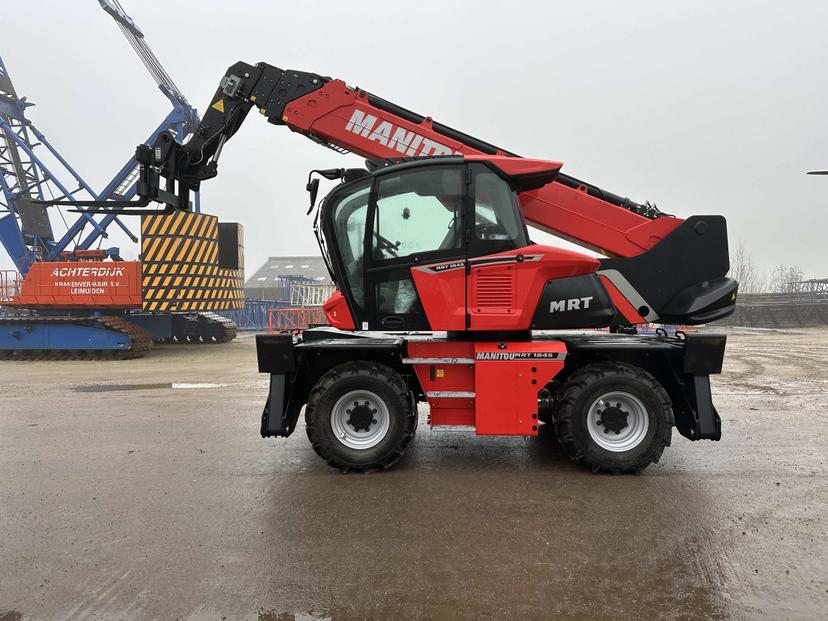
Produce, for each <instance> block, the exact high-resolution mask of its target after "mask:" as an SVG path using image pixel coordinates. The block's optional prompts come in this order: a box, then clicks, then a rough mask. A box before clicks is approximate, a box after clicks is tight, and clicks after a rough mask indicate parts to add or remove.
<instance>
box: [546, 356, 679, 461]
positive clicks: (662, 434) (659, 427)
mask: <svg viewBox="0 0 828 621" xmlns="http://www.w3.org/2000/svg"><path fill="white" fill-rule="evenodd" d="M553 416H554V424H555V432H556V434H557V436H558V440H559V441H560V443H561V446H562V447H563V449H564V451H565V452H566V454H567V455H569V457H570V458H571V459H572V460H573V461H575V462H576V463H579V464H582V465H584V466H587V467H589V468H591V469H592V471H593V472H600V471H606V472H613V473H619V472H640V471H641V470H643V469H644V468H646V467H647V466H648V465H649V464H650V463H654V462H657V461H658V460H659V458H660V457H661V454H662V453H663V452H664V447H666V446H670V440H671V437H672V427H673V425H674V424H675V423H674V418H673V409H672V403H671V402H670V398H669V397H668V396H667V393H666V392H665V390H664V388H663V387H662V386H661V384H659V383H658V382H657V381H656V379H655V378H654V377H653V376H652V375H650V374H649V373H647V372H646V371H644V370H643V369H641V368H639V367H635V366H633V365H630V364H626V363H621V362H599V363H595V364H591V365H589V366H586V367H584V368H583V369H580V370H579V371H577V372H575V373H573V374H572V376H571V377H570V378H569V379H568V380H567V382H566V383H565V384H564V386H563V388H562V390H561V392H560V393H559V397H558V399H557V400H556V405H555V410H554V415H553Z"/></svg>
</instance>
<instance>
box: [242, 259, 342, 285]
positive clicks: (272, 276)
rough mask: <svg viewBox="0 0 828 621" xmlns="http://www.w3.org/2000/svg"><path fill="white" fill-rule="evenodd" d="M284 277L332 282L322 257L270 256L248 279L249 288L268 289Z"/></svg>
mask: <svg viewBox="0 0 828 621" xmlns="http://www.w3.org/2000/svg"><path fill="white" fill-rule="evenodd" d="M282 278H301V279H305V280H313V281H316V282H319V283H325V284H327V283H330V281H331V277H330V274H328V269H327V268H326V267H325V261H323V260H322V257H320V256H315V257H270V258H268V260H267V262H265V264H264V265H262V266H261V267H260V268H259V269H258V270H256V272H255V273H254V274H253V275H252V276H251V277H250V278H248V279H247V282H246V283H245V287H246V288H248V289H266V288H268V287H273V286H275V284H276V282H277V281H278V280H279V279H282Z"/></svg>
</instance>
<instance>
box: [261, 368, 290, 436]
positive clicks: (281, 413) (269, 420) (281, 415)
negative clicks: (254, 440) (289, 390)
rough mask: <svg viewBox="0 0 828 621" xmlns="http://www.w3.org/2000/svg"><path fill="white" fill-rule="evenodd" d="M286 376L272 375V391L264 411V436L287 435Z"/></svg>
mask: <svg viewBox="0 0 828 621" xmlns="http://www.w3.org/2000/svg"><path fill="white" fill-rule="evenodd" d="M286 423H287V421H286V420H285V376H284V374H278V375H271V376H270V392H269V393H268V396H267V402H266V403H265V406H264V410H263V411H262V437H263V438H268V437H270V436H281V435H286V434H285V429H286V427H287V425H286Z"/></svg>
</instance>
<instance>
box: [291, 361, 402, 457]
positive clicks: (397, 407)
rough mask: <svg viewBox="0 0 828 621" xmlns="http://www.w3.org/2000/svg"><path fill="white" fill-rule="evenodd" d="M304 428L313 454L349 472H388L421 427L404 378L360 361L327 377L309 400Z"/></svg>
mask: <svg viewBox="0 0 828 621" xmlns="http://www.w3.org/2000/svg"><path fill="white" fill-rule="evenodd" d="M305 424H306V430H307V433H308V438H309V439H310V441H311V445H312V446H313V449H314V450H315V451H316V452H317V453H318V454H319V456H320V457H322V459H324V460H325V461H326V462H328V464H330V465H331V466H333V467H334V468H339V469H340V470H343V471H344V472H348V471H350V470H357V471H360V472H367V471H370V470H377V469H384V468H389V467H391V466H392V465H393V464H395V463H396V462H397V461H398V460H399V459H400V457H402V456H403V454H404V453H405V450H406V448H407V447H408V445H409V443H410V442H411V439H412V438H413V437H414V432H415V430H416V427H417V408H416V402H415V400H414V397H413V395H412V393H411V391H410V390H409V388H408V386H407V385H406V383H405V381H403V379H402V378H401V377H400V375H399V374H398V373H397V372H396V371H394V370H393V369H391V368H390V367H388V366H386V365H384V364H380V363H378V362H373V361H367V360H359V361H354V362H346V363H343V364H339V365H337V366H335V367H334V368H332V369H331V370H329V371H328V372H326V373H325V374H324V375H323V376H322V377H321V378H319V381H318V382H317V383H316V386H314V388H313V390H312V391H311V393H310V395H309V396H308V405H307V408H306V409H305Z"/></svg>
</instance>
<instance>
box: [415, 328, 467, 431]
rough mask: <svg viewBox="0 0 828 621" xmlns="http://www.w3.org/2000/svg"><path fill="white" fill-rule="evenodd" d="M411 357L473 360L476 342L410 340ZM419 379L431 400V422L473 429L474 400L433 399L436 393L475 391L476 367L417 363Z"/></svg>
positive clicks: (464, 398)
mask: <svg viewBox="0 0 828 621" xmlns="http://www.w3.org/2000/svg"><path fill="white" fill-rule="evenodd" d="M408 355H409V356H410V357H411V358H414V359H421V360H422V359H429V358H432V359H452V358H453V359H457V360H467V361H473V360H474V343H469V342H462V341H416V340H410V341H408ZM414 370H415V372H416V373H417V379H419V380H420V385H421V386H422V387H423V391H424V392H425V393H426V396H427V398H428V405H429V408H430V411H431V413H430V415H429V423H430V424H431V426H432V427H439V426H446V425H451V426H455V425H460V426H469V427H472V426H474V402H475V399H474V397H434V396H428V394H429V393H434V392H455V393H456V392H465V393H473V392H474V364H443V363H435V364H428V363H426V364H415V365H414Z"/></svg>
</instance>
